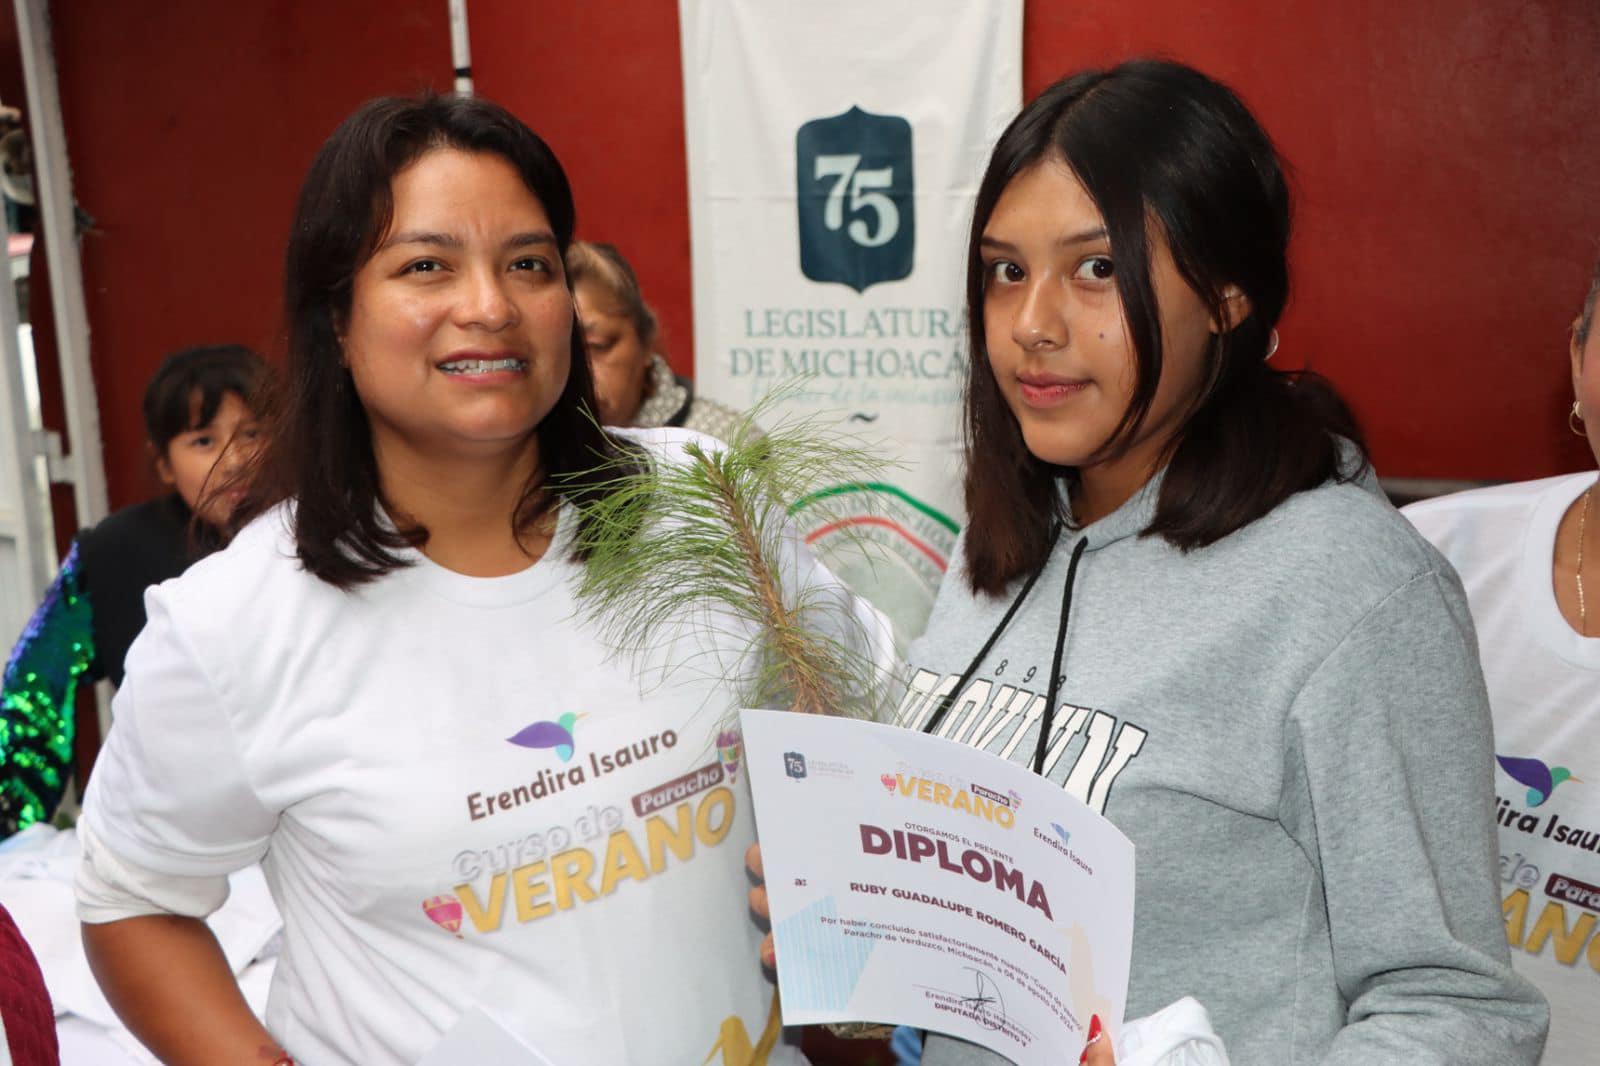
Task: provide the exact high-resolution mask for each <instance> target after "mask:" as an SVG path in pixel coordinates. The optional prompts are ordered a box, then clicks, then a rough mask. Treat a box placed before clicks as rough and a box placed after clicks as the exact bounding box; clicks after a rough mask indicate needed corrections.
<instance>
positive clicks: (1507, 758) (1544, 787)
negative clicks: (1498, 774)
mask: <svg viewBox="0 0 1600 1066" xmlns="http://www.w3.org/2000/svg"><path fill="white" fill-rule="evenodd" d="M1495 760H1496V761H1497V762H1499V764H1500V769H1502V770H1504V771H1505V772H1506V773H1507V774H1508V775H1509V776H1510V778H1511V780H1513V781H1515V782H1516V783H1517V784H1519V785H1522V786H1523V787H1524V788H1526V789H1527V790H1528V806H1530V807H1537V806H1539V805H1540V804H1542V803H1543V802H1544V801H1545V800H1547V799H1549V798H1550V795H1551V793H1553V792H1555V790H1556V786H1557V785H1559V784H1561V782H1563V781H1574V782H1576V783H1578V784H1580V785H1581V784H1583V779H1582V778H1579V777H1573V776H1572V771H1571V770H1568V769H1567V768H1566V767H1565V766H1547V765H1545V764H1544V763H1543V762H1542V761H1540V760H1538V759H1521V758H1518V757H1516V756H1514V755H1496V756H1495Z"/></svg>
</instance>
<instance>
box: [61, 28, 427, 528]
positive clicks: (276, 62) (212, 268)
mask: <svg viewBox="0 0 1600 1066" xmlns="http://www.w3.org/2000/svg"><path fill="white" fill-rule="evenodd" d="M54 18H55V51H56V61H57V65H58V68H59V77H60V85H61V106H62V111H63V117H64V120H65V123H66V130H67V143H68V152H69V153H70V156H71V163H72V170H73V181H74V192H75V194H76V197H77V200H78V202H79V204H80V205H81V206H82V208H83V210H85V211H87V212H88V213H89V215H91V216H92V217H93V218H94V227H93V229H92V230H91V231H90V232H89V233H87V234H86V235H85V236H84V238H83V241H82V257H83V275H84V287H85V298H86V302H87V305H88V312H89V328H90V346H91V352H92V359H93V364H94V374H95V382H96V385H97V390H98V396H99V401H100V418H101V427H102V434H103V438H104V441H105V458H106V475H107V478H108V481H109V483H110V492H111V504H112V506H113V507H120V506H123V505H125V504H128V503H131V502H134V501H136V500H138V499H140V498H142V497H144V496H146V495H148V494H149V493H150V492H151V490H152V488H153V480H154V479H153V477H152V475H151V474H150V473H149V466H148V463H147V460H146V458H145V455H144V448H143V440H144V429H143V424H142V422H141V419H140V413H139V401H140V397H141V396H142V395H143V391H144V385H145V382H146V381H147V380H148V378H149V376H150V374H151V373H152V372H153V371H154V370H155V367H156V365H157V364H158V363H159V362H160V361H161V357H162V356H163V355H164V354H165V353H166V352H168V351H171V350H173V349H175V348H181V347H186V346H188V345H192V344H204V343H218V342H226V341H239V342H242V343H244V344H248V345H250V346H252V347H254V348H256V349H257V350H259V351H261V352H263V353H264V354H268V355H270V356H277V355H280V354H281V349H282V336H283V330H282V326H281V319H282V313H281V311H282V298H281V291H282V275H283V249H284V242H285V239H286V237H287V234H288V228H289V221H290V216H291V214H292V212H293V209H294V198H295V194H296V192H297V191H298V189H299V184H300V179H301V177H302V176H303V175H304V173H305V169H306V167H307V166H308V165H309V164H310V162H311V157H312V156H313V155H314V154H315V152H316V150H317V148H318V147H319V146H320V145H321V143H322V141H323V139H324V138H326V137H327V135H328V134H329V133H331V132H332V130H333V128H334V126H336V125H337V124H338V123H339V121H340V120H341V119H342V118H343V117H344V116H345V115H346V114H348V113H349V112H350V110H351V109H352V108H354V106H355V105H356V104H358V103H360V102H361V101H362V100H364V99H366V98H368V97H370V96H375V95H380V94H383V93H392V92H414V91H417V90H419V89H422V88H425V87H428V86H432V87H434V88H436V89H446V88H448V87H449V84H450V37H449V27H448V22H447V11H446V7H445V3H444V0H435V2H431V3H426V4H390V3H378V2H374V0H362V2H360V3H348V4H345V3H339V4H329V3H321V2H319V0H276V2H271V3H240V4H232V3H229V4H218V3H215V2H213V0H163V2H162V3H159V4H129V3H125V2H123V0H71V2H70V3H58V4H56V5H55V10H54Z"/></svg>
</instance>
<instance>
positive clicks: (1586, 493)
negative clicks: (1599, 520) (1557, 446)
mask: <svg viewBox="0 0 1600 1066" xmlns="http://www.w3.org/2000/svg"><path fill="white" fill-rule="evenodd" d="M1593 495H1594V486H1593V485H1590V486H1589V487H1588V488H1587V489H1584V490H1583V510H1581V511H1579V512H1578V576H1577V585H1578V635H1579V636H1580V637H1587V636H1588V635H1589V611H1588V609H1587V606H1586V605H1585V604H1584V602H1583V542H1584V540H1585V539H1587V538H1585V537H1584V532H1585V531H1586V530H1587V528H1588V525H1589V497H1590V496H1593Z"/></svg>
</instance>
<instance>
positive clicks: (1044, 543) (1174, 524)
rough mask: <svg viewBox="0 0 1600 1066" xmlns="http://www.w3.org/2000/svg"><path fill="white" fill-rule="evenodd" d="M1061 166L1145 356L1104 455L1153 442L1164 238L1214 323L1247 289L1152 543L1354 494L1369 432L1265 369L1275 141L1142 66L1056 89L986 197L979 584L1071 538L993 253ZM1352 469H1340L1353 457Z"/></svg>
mask: <svg viewBox="0 0 1600 1066" xmlns="http://www.w3.org/2000/svg"><path fill="white" fill-rule="evenodd" d="M1048 160H1055V161H1060V162H1063V163H1065V164H1066V166H1067V167H1068V168H1069V169H1070V170H1071V171H1072V173H1073V174H1074V175H1075V176H1076V177H1077V179H1078V180H1079V181H1080V182H1081V183H1082V185H1083V187H1084V189H1085V190H1086V191H1087V193H1088V194H1089V196H1090V197H1091V198H1092V199H1093V200H1094V203H1095V205H1096V207H1097V208H1098V209H1099V211H1100V213H1101V215H1102V217H1103V218H1104V220H1105V226H1106V232H1107V235H1108V238H1109V242H1110V245H1111V250H1112V255H1113V257H1114V260H1115V263H1116V272H1115V274H1114V275H1113V277H1114V278H1115V282H1116V286H1117V294H1118V296H1119V298H1120V301H1121V305H1122V309H1123V316H1124V319H1125V322H1126V326H1127V332H1128V336H1129V338H1130V340H1131V343H1132V349H1133V361H1134V371H1135V385H1134V390H1133V395H1132V398H1131V400H1130V402H1129V405H1128V408H1127V410H1126V411H1125V412H1124V413H1123V416H1122V420H1121V423H1120V424H1119V425H1118V426H1117V428H1116V430H1115V431H1114V432H1113V434H1112V436H1111V439H1110V440H1109V441H1108V442H1107V443H1106V445H1105V447H1104V448H1103V449H1102V451H1101V455H1102V456H1105V457H1111V456H1115V455H1116V454H1118V453H1119V451H1120V450H1122V449H1125V448H1126V447H1127V446H1128V445H1129V443H1130V442H1131V441H1133V440H1134V439H1135V438H1136V436H1137V435H1138V433H1139V431H1140V428H1141V427H1142V425H1143V424H1144V421H1145V418H1146V416H1147V415H1148V414H1149V411H1150V407H1151V403H1152V401H1153V400H1154V398H1155V393H1156V385H1157V383H1158V382H1159V380H1160V377H1161V367H1162V345H1161V328H1160V311H1159V308H1158V307H1157V306H1156V298H1155V292H1154V288H1153V286H1152V283H1151V279H1150V248H1151V237H1152V235H1153V234H1155V235H1159V237H1160V238H1162V239H1164V240H1165V241H1166V242H1167V244H1168V245H1169V247H1170V249H1171V253H1172V258H1173V260H1174V262H1175V263H1176V265H1177V267H1178V270H1179V273H1180V274H1181V275H1182V276H1183V278H1184V280H1185V281H1186V282H1187V283H1188V284H1189V286H1190V287H1191V288H1193V289H1194V291H1195V292H1196V293H1197V294H1198V295H1199V296H1200V298H1201V299H1202V300H1203V301H1204V302H1205V304H1206V305H1207V307H1208V308H1209V309H1210V311H1211V312H1212V315H1213V317H1214V318H1215V319H1216V320H1217V321H1225V320H1226V318H1225V316H1224V307H1223V304H1224V300H1225V299H1227V298H1228V297H1227V293H1228V292H1230V291H1232V289H1233V288H1234V287H1237V289H1238V290H1239V291H1242V292H1243V293H1244V295H1245V296H1246V297H1248V301H1249V309H1250V310H1249V313H1248V315H1246V317H1245V318H1244V319H1243V320H1242V321H1239V322H1237V323H1236V324H1235V325H1234V326H1233V327H1232V328H1231V329H1229V330H1228V331H1226V332H1224V333H1221V334H1218V335H1216V336H1214V337H1213V339H1212V342H1211V345H1210V348H1209V350H1208V351H1207V353H1206V356H1205V358H1206V362H1207V367H1206V369H1207V374H1206V377H1205V386H1204V388H1203V390H1202V391H1201V392H1200V394H1198V395H1196V396H1194V397H1192V398H1191V399H1190V404H1189V406H1188V408H1187V410H1186V413H1185V414H1184V417H1183V421H1182V423H1181V424H1180V426H1179V428H1178V430H1177V431H1176V432H1175V434H1174V435H1173V438H1172V442H1171V444H1170V445H1169V450H1168V454H1167V455H1166V456H1164V457H1163V458H1165V459H1166V460H1167V463H1166V472H1165V476H1164V478H1163V480H1162V484H1161V489H1160V495H1159V498H1158V501H1157V505H1156V511H1155V517H1154V519H1153V520H1152V521H1151V523H1150V525H1149V526H1148V527H1146V529H1145V530H1144V532H1143V535H1145V536H1159V537H1162V538H1164V539H1165V540H1166V541H1167V542H1168V543H1170V544H1172V545H1173V546H1174V547H1176V548H1178V549H1180V550H1184V551H1188V550H1192V549H1195V548H1200V547H1204V546H1205V545H1208V544H1211V543H1214V542H1215V541H1217V540H1220V539H1221V538H1223V537H1225V536H1227V535H1229V534H1230V533H1232V532H1234V531H1235V530H1238V529H1240V528H1241V527H1243V526H1245V525H1247V524H1249V523H1250V522H1253V521H1255V520H1256V519H1257V518H1260V517H1261V516H1263V515H1265V514H1266V513H1268V512H1269V511H1271V510H1272V509H1273V508H1274V507H1276V506H1277V505H1278V504H1279V503H1281V502H1282V501H1283V500H1285V499H1287V498H1288V497H1289V496H1291V495H1293V494H1294V493H1296V492H1300V491H1302V490H1304V489H1308V488H1313V487H1315V486H1316V485H1319V484H1321V483H1323V482H1325V481H1327V480H1329V479H1332V478H1346V479H1347V478H1349V477H1351V476H1354V475H1355V474H1356V473H1357V472H1358V471H1353V470H1351V469H1349V466H1348V448H1349V447H1350V446H1354V449H1355V450H1356V452H1358V453H1359V454H1360V457H1361V458H1360V459H1359V460H1358V462H1357V466H1358V467H1359V466H1360V465H1362V464H1364V462H1365V449H1364V446H1363V444H1362V438H1361V434H1360V431H1359V429H1358V427H1357V426H1356V423H1355V420H1354V418H1353V417H1352V416H1351V414H1350V412H1349V410H1348V408H1347V407H1346V406H1345V404H1344V402H1343V401H1342V400H1341V399H1340V398H1339V397H1338V395H1337V394H1336V393H1335V392H1334V390H1333V389H1332V387H1331V386H1329V385H1328V384H1327V383H1326V382H1325V381H1324V380H1323V379H1322V378H1320V377H1318V376H1317V375H1315V374H1310V373H1305V372H1300V373H1291V372H1285V371H1279V370H1276V369H1274V368H1273V367H1272V366H1271V365H1269V364H1268V362H1267V359H1268V358H1269V356H1270V355H1271V350H1272V348H1271V346H1272V344H1273V343H1274V339H1273V338H1274V329H1275V327H1276V325H1277V322H1278V319H1279V316H1280V315H1281V314H1282V313H1283V308H1284V304H1285V302H1286V301H1287V299H1288V294H1289V270H1288V258H1287V250H1288V242H1289V219H1290V211H1289V192H1288V185H1287V182H1286V181H1285V178H1284V173H1283V166H1282V164H1281V162H1280V160H1279V158H1278V155H1277V152H1276V151H1275V149H1274V148H1273V145H1272V142H1271V140H1270V139H1269V138H1268V136H1267V134H1266V133H1265V131H1263V130H1262V129H1261V127H1260V126H1259V125H1258V124H1257V122H1256V120H1255V119H1254V117H1253V116H1252V115H1251V114H1250V112H1249V110H1248V109H1247V108H1246V107H1245V105H1244V104H1243V103H1242V102H1241V101H1240V100H1239V98H1238V97H1237V96H1236V95H1235V94H1234V93H1233V92H1232V91H1231V90H1229V89H1228V88H1227V87H1226V86H1223V85H1221V84H1219V83H1218V82H1216V81H1213V80H1212V79H1210V78H1208V77H1206V76H1205V75H1204V74H1201V73H1200V72H1198V71H1196V70H1193V69H1191V68H1189V67H1185V66H1183V65H1181V64H1178V63H1174V62H1169V61H1165V60H1151V59H1145V60H1134V61H1131V62H1127V63H1123V64H1121V65H1119V66H1117V67H1114V68H1112V69H1110V70H1091V71H1086V72H1083V73H1080V74H1076V75H1073V76H1071V77H1068V78H1066V79H1064V80H1062V81H1060V82H1057V83H1056V84H1054V85H1052V86H1050V87H1049V88H1048V89H1046V90H1045V91H1044V92H1043V93H1041V94H1040V95H1039V96H1038V97H1037V98H1036V99H1035V100H1034V101H1033V102H1032V103H1030V104H1029V105H1028V106H1027V107H1026V108H1024V109H1023V111H1022V112H1021V113H1020V114H1019V115H1018V116H1017V117H1016V118H1015V119H1014V120H1013V121H1012V122H1011V124H1010V125H1009V126H1008V127H1007V128H1006V130H1005V132H1004V133H1003V134H1002V135H1001V137H1000V139H999V141H998V143H997V144H996V145H995V149H994V152H993V154H992V155H991V157H990V160H989V165H988V168H987V170H986V171H985V173H984V176H983V180H982V182H981V184H980V185H979V188H978V194H977V198H976V203H975V207H974V215H973V223H972V231H971V235H970V240H969V244H968V251H967V277H966V301H967V311H968V316H967V317H968V330H969V351H970V353H971V359H970V364H969V367H968V377H967V388H966V399H965V427H964V428H965V451H966V474H965V493H966V505H967V513H968V515H969V525H968V529H967V536H966V541H965V543H966V560H965V561H966V564H967V575H968V582H969V584H970V585H971V587H972V589H973V591H975V592H982V593H987V594H996V593H999V592H1000V591H1002V590H1003V589H1004V588H1005V587H1006V586H1007V585H1008V584H1009V583H1010V582H1012V581H1013V580H1015V579H1016V578H1018V577H1019V576H1021V575H1023V574H1026V573H1030V572H1032V571H1033V570H1036V569H1037V568H1038V567H1040V566H1042V565H1043V563H1044V560H1045V558H1046V557H1047V556H1048V554H1049V551H1050V544H1051V540H1052V530H1053V529H1054V527H1055V525H1056V523H1058V522H1064V521H1066V517H1067V516H1066V514H1065V513H1064V510H1063V504H1062V494H1061V492H1060V491H1059V488H1060V485H1061V482H1062V479H1069V480H1070V479H1071V478H1073V477H1074V476H1075V472H1074V471H1073V470H1071V469H1067V468H1061V467H1056V466H1052V465H1050V464H1048V463H1046V462H1044V461H1042V460H1040V459H1038V458H1036V457H1035V456H1033V455H1032V454H1031V453H1030V452H1029V451H1028V449H1027V446H1026V444H1025V443H1024V441H1023V438H1022V433H1021V430H1020V429H1019V427H1018V425H1017V421H1016V418H1015V417H1014V416H1013V415H1012V413H1011V411H1010V409H1009V408H1008V407H1007V406H1006V402H1005V399H1004V397H1003V396H1002V395H1001V393H1000V390H999V387H998V386H997V384H996V382H995V379H994V374H993V372H992V370H991V369H990V367H989V357H988V349H987V345H986V342H985V332H984V297H985V292H986V288H987V286H986V276H985V272H984V268H983V261H982V258H981V255H980V241H981V239H982V237H983V233H984V229H985V227H986V226H987V225H988V222H989V218H990V216H991V215H992V214H993V213H994V209H995V205H996V203H997V202H998V201H999V199H1000V196H1001V195H1002V194H1003V193H1004V192H1005V190H1006V188H1007V186H1009V185H1010V183H1011V181H1012V180H1013V179H1014V178H1015V177H1017V176H1018V175H1019V174H1021V173H1023V172H1024V171H1027V170H1028V169H1030V168H1031V167H1034V166H1036V165H1038V164H1040V163H1042V162H1045V161H1048ZM1342 454H1345V456H1346V465H1344V466H1341V455H1342Z"/></svg>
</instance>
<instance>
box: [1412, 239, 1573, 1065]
mask: <svg viewBox="0 0 1600 1066" xmlns="http://www.w3.org/2000/svg"><path fill="white" fill-rule="evenodd" d="M1596 296H1600V264H1597V265H1596V268H1595V273H1594V277H1593V279H1592V280H1591V282H1590V284H1589V295H1588V298H1587V299H1586V300H1585V301H1584V304H1583V310H1582V312H1581V313H1580V314H1579V315H1578V317H1577V318H1576V319H1575V320H1574V321H1573V323H1572V340H1571V343H1570V344H1569V345H1568V356H1569V358H1570V359H1571V362H1572V391H1573V395H1574V397H1575V399H1574V400H1573V404H1572V408H1571V410H1570V411H1568V414H1567V417H1568V423H1569V425H1570V426H1571V428H1572V431H1573V432H1574V433H1577V434H1578V435H1579V436H1582V437H1586V438H1587V439H1588V441H1589V447H1590V449H1591V450H1592V451H1593V452H1594V454H1595V455H1596V456H1597V457H1600V337H1597V336H1596V334H1595V331H1594V329H1593V327H1594V311H1595V300H1596ZM1595 478H1596V475H1595V470H1594V468H1593V467H1590V468H1589V469H1586V470H1582V471H1579V472H1578V473H1576V474H1567V475H1564V476H1561V477H1552V478H1545V479H1543V480H1540V481H1524V482H1520V483H1517V484H1514V485H1497V486H1494V487H1493V488H1486V489H1476V490H1474V491H1472V492H1461V493H1457V494H1455V495H1453V496H1444V497H1441V498H1439V499H1434V500H1427V501H1425V502H1422V503H1417V504H1413V505H1412V506H1410V507H1407V508H1406V509H1405V515H1406V517H1407V518H1410V519H1411V521H1412V522H1413V523H1414V524H1415V525H1416V527H1417V528H1418V529H1419V530H1421V531H1422V534H1423V535H1424V536H1426V537H1427V538H1428V539H1429V540H1431V541H1432V542H1433V543H1434V545H1435V546H1436V547H1438V549H1439V550H1440V551H1441V552H1443V553H1444V554H1445V555H1446V556H1447V557H1448V558H1449V560H1450V562H1451V563H1452V564H1454V566H1455V568H1456V570H1457V571H1458V572H1459V573H1460V574H1461V583H1462V584H1463V585H1464V586H1465V587H1466V590H1467V600H1468V602H1469V604H1470V605H1471V609H1472V618H1473V621H1474V622H1475V623H1476V626H1477V632H1478V650H1479V652H1480V654H1481V655H1482V658H1483V676H1484V680H1485V681H1486V682H1488V686H1489V704H1490V709H1491V711H1492V713H1493V715H1494V734H1495V758H1496V762H1497V763H1498V767H1497V768H1496V771H1495V786H1496V788H1495V791H1496V793H1497V794H1498V803H1497V804H1496V809H1495V821H1496V822H1497V823H1498V826H1499V833H1500V882H1501V893H1502V896H1503V899H1502V904H1501V909H1502V911H1503V913H1504V914H1505V919H1506V937H1507V938H1508V939H1509V940H1510V941H1511V960H1512V964H1513V965H1514V966H1515V967H1516V969H1517V970H1518V971H1520V972H1521V973H1522V974H1523V976H1525V977H1527V978H1528V979H1530V980H1532V981H1533V982H1534V983H1535V984H1537V985H1538V986H1539V989H1540V990H1541V991H1542V992H1544V994H1545V996H1546V997H1547V998H1548V999H1549V1000H1550V1040H1549V1043H1548V1044H1547V1045H1546V1047H1545V1053H1544V1059H1543V1060H1542V1061H1543V1062H1544V1063H1545V1064H1546V1066H1565V1064H1568V1063H1580V1062H1593V1061H1594V1048H1595V1046H1596V1044H1597V1043H1600V1014H1596V1012H1595V1010H1594V1007H1595V1004H1596V1003H1600V939H1590V934H1591V932H1592V931H1593V930H1594V928H1595V924H1596V919H1595V912H1596V910H1600V791H1597V790H1596V788H1595V783H1600V684H1597V682H1600V603H1597V606H1596V608H1595V621H1594V622H1592V623H1591V622H1590V621H1589V604H1588V601H1589V599H1590V598H1591V597H1590V596H1588V595H1586V593H1588V592H1597V591H1600V511H1596V508H1597V507H1600V503H1597V501H1595V500H1594V499H1593V497H1594V489H1595ZM1591 512H1596V513H1594V514H1591ZM1590 518H1594V520H1595V521H1594V526H1595V532H1593V533H1590V532H1589V525H1590V522H1589V519H1590ZM1590 541H1593V542H1594V546H1593V547H1590V544H1589V542H1590ZM1585 782H1588V783H1587V784H1586V783H1585ZM1585 948H1587V951H1585Z"/></svg>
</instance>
